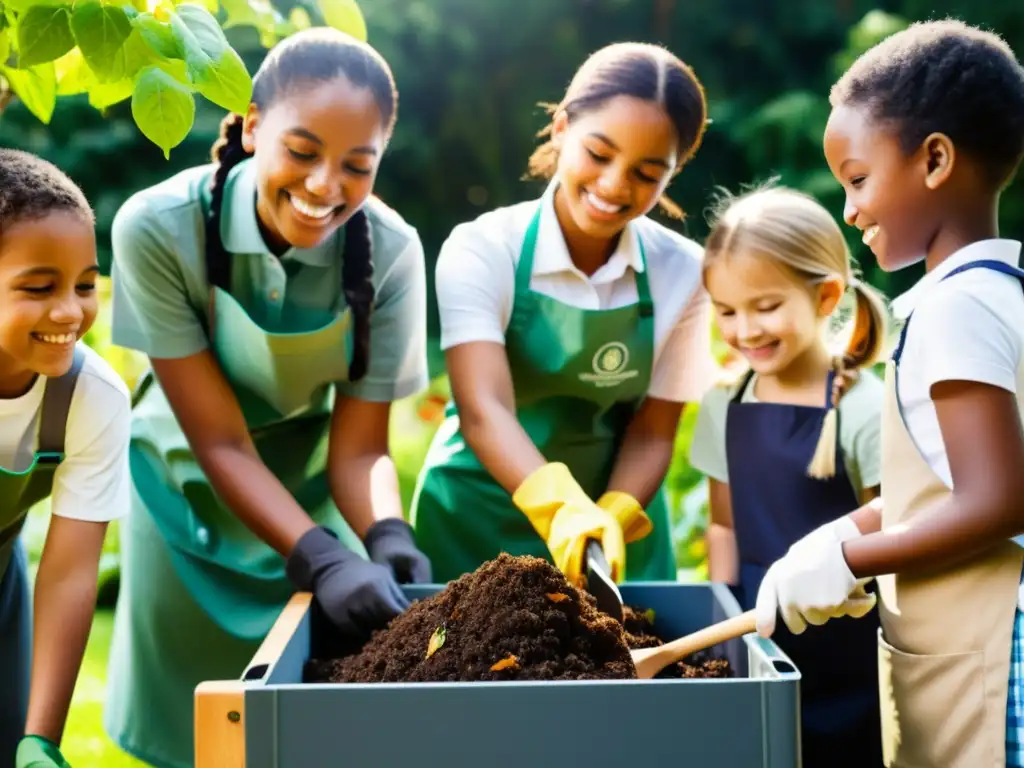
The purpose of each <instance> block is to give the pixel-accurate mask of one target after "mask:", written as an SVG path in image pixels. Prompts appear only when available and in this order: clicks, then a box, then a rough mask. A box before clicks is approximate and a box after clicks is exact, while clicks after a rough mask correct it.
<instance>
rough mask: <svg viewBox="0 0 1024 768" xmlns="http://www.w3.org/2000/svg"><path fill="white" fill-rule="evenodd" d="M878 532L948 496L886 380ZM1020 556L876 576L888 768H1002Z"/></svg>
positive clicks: (892, 374) (1008, 548)
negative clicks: (919, 573)
mask: <svg viewBox="0 0 1024 768" xmlns="http://www.w3.org/2000/svg"><path fill="white" fill-rule="evenodd" d="M885 380H886V381H885V384H886V395H885V404H884V407H883V411H882V496H883V498H884V499H885V508H884V512H883V514H882V528H883V530H886V529H889V528H892V527H893V526H896V525H899V524H901V523H906V522H907V521H909V520H911V519H913V518H914V517H915V516H917V515H923V514H927V513H928V510H930V509H934V508H935V505H936V504H937V503H938V502H940V501H941V500H942V499H943V498H944V497H946V496H948V494H949V493H950V491H949V489H948V488H947V487H946V485H945V484H944V483H943V482H942V480H940V479H939V477H938V476H937V475H936V474H935V473H934V472H933V471H932V469H931V468H930V467H929V466H928V464H927V462H925V460H924V459H923V458H922V457H921V454H920V453H919V452H918V450H917V447H916V445H915V444H914V442H913V440H912V439H911V437H910V435H909V433H908V432H907V429H906V426H905V425H904V422H903V418H902V415H901V412H900V408H899V403H898V400H897V397H896V391H897V390H896V367H895V364H894V363H892V362H890V363H889V365H888V368H887V370H886V377H885ZM1022 559H1024V550H1022V549H1021V548H1020V547H1018V546H1016V545H1015V544H1013V543H1012V542H1011V541H1006V542H1004V543H1002V544H999V545H997V546H996V547H994V548H993V549H991V550H989V551H987V552H986V553H985V554H984V555H981V556H979V557H976V558H974V559H972V560H970V561H967V562H963V563H959V564H957V565H956V566H954V567H952V568H950V569H949V570H945V571H941V572H938V573H932V574H929V575H928V576H914V577H910V576H905V575H888V576H880V577H878V580H877V581H878V588H879V589H878V593H879V601H878V609H879V614H880V618H881V623H882V628H881V630H880V632H879V641H878V652H879V688H880V693H881V710H882V711H881V714H882V741H883V754H884V759H885V764H886V766H890V768H997V767H998V768H1002V767H1003V766H1004V765H1005V760H1006V758H1005V740H1006V696H1007V687H1008V680H1009V676H1010V647H1011V643H1012V636H1013V624H1014V614H1015V611H1016V608H1017V589H1018V586H1019V584H1020V580H1021V565H1022Z"/></svg>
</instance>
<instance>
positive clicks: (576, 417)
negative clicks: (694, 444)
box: [412, 207, 676, 582]
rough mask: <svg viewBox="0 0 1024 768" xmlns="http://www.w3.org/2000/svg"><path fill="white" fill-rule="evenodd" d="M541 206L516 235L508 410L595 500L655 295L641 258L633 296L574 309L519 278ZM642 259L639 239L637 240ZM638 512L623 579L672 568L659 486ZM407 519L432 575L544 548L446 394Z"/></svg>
mask: <svg viewBox="0 0 1024 768" xmlns="http://www.w3.org/2000/svg"><path fill="white" fill-rule="evenodd" d="M539 222H540V208H539V207H538V209H537V212H536V213H535V214H534V216H533V219H532V221H531V222H530V226H529V228H528V229H527V231H526V236H525V237H524V239H523V244H522V249H521V251H520V256H519V264H518V266H517V267H516V285H515V304H514V306H513V309H512V317H511V318H510V320H509V326H508V330H507V331H506V334H505V348H506V352H507V354H508V362H509V367H510V369H511V371H512V380H513V384H514V387H515V395H516V415H517V417H518V418H519V422H520V424H522V426H523V429H524V430H525V431H526V433H527V434H528V435H529V436H530V439H531V440H532V441H533V443H534V445H536V446H537V448H538V450H539V451H540V452H541V453H542V454H543V455H544V457H545V458H546V459H547V460H548V461H549V462H556V461H560V462H564V463H565V464H566V465H567V466H568V467H569V469H570V471H571V472H572V474H573V476H574V477H575V478H576V480H577V482H579V484H580V485H581V486H582V487H583V489H584V490H585V491H586V492H587V494H589V495H590V497H591V498H592V499H594V500H595V501H596V500H597V499H598V498H599V497H600V496H601V495H602V494H603V493H604V492H605V491H606V490H608V488H607V484H608V479H609V477H610V475H611V472H612V469H613V467H614V464H615V460H616V457H617V455H618V449H619V445H620V443H621V441H622V438H623V435H624V434H625V431H626V428H627V427H628V426H629V423H630V421H631V419H632V418H633V414H634V413H635V412H636V408H637V407H638V406H639V404H640V402H641V400H642V399H643V398H644V396H645V395H646V394H647V389H648V386H649V384H650V378H651V369H652V366H653V362H654V304H653V302H652V301H651V292H650V287H649V285H648V278H647V270H646V265H645V269H644V270H643V271H640V272H637V273H636V288H637V295H638V302H637V303H636V304H634V305H630V306H626V307H621V308H618V309H608V310H588V309H580V308H578V307H573V306H570V305H568V304H565V303H563V302H561V301H558V300H557V299H553V298H550V297H548V296H544V295H542V294H539V293H535V292H534V291H532V290H530V278H531V277H532V275H533V256H534V251H535V250H536V245H537V229H538V225H539ZM640 254H641V259H643V244H642V243H641V244H640ZM646 512H647V515H648V517H650V519H651V522H652V523H653V524H654V530H653V531H652V532H651V533H650V534H649V535H648V536H647V537H646V538H644V539H642V540H640V541H637V542H634V543H632V544H629V545H627V547H626V578H627V579H628V580H633V581H636V580H674V579H675V577H676V568H675V557H674V553H673V551H672V540H671V532H670V522H669V514H668V506H667V504H666V501H665V493H664V489H659V491H658V493H657V494H655V497H654V499H653V500H652V501H651V503H650V504H649V505H648V506H647V508H646ZM412 521H413V524H414V526H415V528H416V538H417V541H418V543H419V545H420V547H421V549H422V550H423V551H424V552H425V553H426V554H427V556H428V557H430V560H431V563H432V566H433V571H434V578H435V580H436V581H440V582H444V581H448V580H450V579H454V578H457V577H458V576H460V575H461V574H463V573H467V572H469V571H472V570H474V569H476V568H477V567H479V566H480V565H481V564H482V563H484V562H486V561H487V560H490V559H492V558H494V557H497V556H498V555H499V554H500V553H501V552H508V553H510V554H513V555H535V556H537V557H543V558H546V559H547V560H549V561H550V560H551V554H550V552H549V551H548V548H547V545H546V544H545V543H544V541H543V540H542V539H541V538H540V537H539V536H538V535H537V533H536V531H534V529H533V526H532V525H531V524H530V522H529V520H528V519H527V518H526V516H525V515H523V513H522V512H520V511H519V510H518V509H517V508H516V507H515V506H514V505H513V504H512V500H511V498H510V496H509V494H508V493H507V492H506V491H505V490H504V489H503V488H502V487H501V486H500V485H499V484H498V483H497V482H495V480H494V479H493V478H492V477H491V475H490V473H489V472H488V471H487V470H486V469H485V468H484V467H483V466H482V465H481V464H480V462H479V461H478V460H477V458H476V456H475V455H474V453H473V451H472V449H470V448H469V446H467V445H466V442H465V440H464V438H463V436H462V433H461V432H460V428H459V416H458V410H457V408H456V406H455V403H454V401H453V402H450V403H449V404H448V406H447V410H446V418H445V421H444V422H443V423H442V425H441V427H440V428H439V429H438V432H437V434H436V435H435V437H434V440H433V442H432V443H431V447H430V450H429V451H428V453H427V458H426V462H425V464H424V468H423V471H422V472H421V473H420V477H419V482H418V484H417V488H416V493H415V496H414V498H413V508H412Z"/></svg>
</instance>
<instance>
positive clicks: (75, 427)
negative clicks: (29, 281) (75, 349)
mask: <svg viewBox="0 0 1024 768" xmlns="http://www.w3.org/2000/svg"><path fill="white" fill-rule="evenodd" d="M81 346H82V347H85V345H84V344H82V345H81ZM45 389H46V377H45V376H39V377H37V378H36V382H35V384H33V385H32V389H30V390H29V391H28V392H27V393H25V394H24V395H22V396H21V397H16V398H12V399H7V400H4V399H0V466H2V467H3V468H4V469H7V470H12V471H15V472H21V471H24V470H25V469H27V468H28V467H29V466H30V465H31V464H32V457H33V455H34V453H35V450H36V446H37V440H38V430H39V414H40V411H41V406H42V402H43V391H44V390H45ZM130 433H131V398H130V396H129V394H128V388H127V386H125V383H124V381H122V380H121V378H120V377H119V376H118V375H117V373H116V372H115V371H114V369H113V368H111V367H110V365H109V364H108V363H107V362H106V361H105V360H104V359H103V358H102V357H100V356H99V355H98V354H97V353H96V352H94V351H93V350H91V349H89V348H88V347H85V362H84V363H83V365H82V369H81V371H80V372H79V375H78V382H77V383H76V384H75V392H74V394H73V395H72V398H71V407H70V411H69V412H68V420H67V431H66V433H65V437H64V454H65V455H64V461H63V462H62V463H61V465H60V466H59V467H57V470H56V471H55V472H54V477H53V495H52V497H51V512H52V513H53V514H55V515H59V516H61V517H68V518H73V519H76V520H88V521H93V522H106V521H110V520H113V519H115V518H118V517H122V516H123V515H125V514H126V513H127V512H128V506H129V502H130V488H131V485H130V483H131V480H130V475H129V471H128V440H129V436H130Z"/></svg>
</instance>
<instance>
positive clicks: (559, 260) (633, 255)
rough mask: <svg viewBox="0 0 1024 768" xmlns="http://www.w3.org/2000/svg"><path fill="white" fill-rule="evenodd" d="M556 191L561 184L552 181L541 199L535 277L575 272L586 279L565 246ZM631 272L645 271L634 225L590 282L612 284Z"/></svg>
mask: <svg viewBox="0 0 1024 768" xmlns="http://www.w3.org/2000/svg"><path fill="white" fill-rule="evenodd" d="M556 189H558V183H557V182H555V181H552V182H551V183H550V184H548V187H547V189H546V190H545V191H544V195H543V196H542V197H541V213H540V222H539V224H538V228H537V249H536V251H535V252H534V254H533V274H534V275H550V274H556V273H559V272H572V273H574V274H577V275H579V276H580V277H584V278H586V276H585V275H584V274H583V273H582V272H581V271H580V270H579V269H578V268H577V267H576V265H575V264H573V262H572V257H571V256H569V248H568V246H566V244H565V237H564V236H563V235H562V229H561V227H560V226H559V225H558V217H557V216H556V215H555V190H556ZM628 268H632V269H633V270H634V271H635V272H643V270H644V264H643V260H642V259H641V258H640V247H639V245H638V243H637V234H636V226H635V225H634V222H632V221H631V222H629V223H628V224H627V225H626V229H625V230H624V231H623V233H622V236H621V237H620V238H619V243H618V246H617V247H616V249H615V252H614V253H613V254H612V255H611V258H609V259H608V261H607V262H606V263H605V265H604V266H603V267H601V268H600V269H599V270H597V272H595V273H594V274H593V275H592V276H591V277H590V278H587V279H589V280H590V281H591V282H594V283H610V282H612V281H615V280H618V279H619V278H620V277H622V276H623V275H624V274H625V273H626V269H628Z"/></svg>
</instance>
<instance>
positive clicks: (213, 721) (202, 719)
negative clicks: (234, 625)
mask: <svg viewBox="0 0 1024 768" xmlns="http://www.w3.org/2000/svg"><path fill="white" fill-rule="evenodd" d="M312 598H313V595H312V594H311V593H309V592H299V593H297V594H295V595H293V596H292V598H291V599H290V600H289V601H288V603H287V605H285V607H284V610H283V611H282V612H281V615H280V616H279V617H278V618H277V621H275V622H274V626H273V627H271V628H270V632H269V633H268V634H267V636H266V638H264V640H263V642H262V643H261V644H260V647H259V649H258V650H257V651H256V654H255V655H254V656H253V657H252V661H251V662H250V663H249V666H250V667H253V666H257V665H260V664H271V663H273V662H274V661H275V660H276V659H277V658H278V657H280V655H281V653H282V651H283V650H284V647H285V645H287V643H288V641H289V640H290V639H291V638H292V636H293V635H294V634H295V630H296V628H297V627H298V625H299V622H301V621H302V619H303V618H304V617H305V615H306V612H307V611H308V610H309V606H310V602H311V601H312ZM193 718H194V723H195V742H194V744H195V746H194V750H195V751H194V756H195V768H245V681H243V680H241V679H239V680H211V681H207V682H203V683H200V684H199V685H198V686H196V690H195V695H194V711H193Z"/></svg>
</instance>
